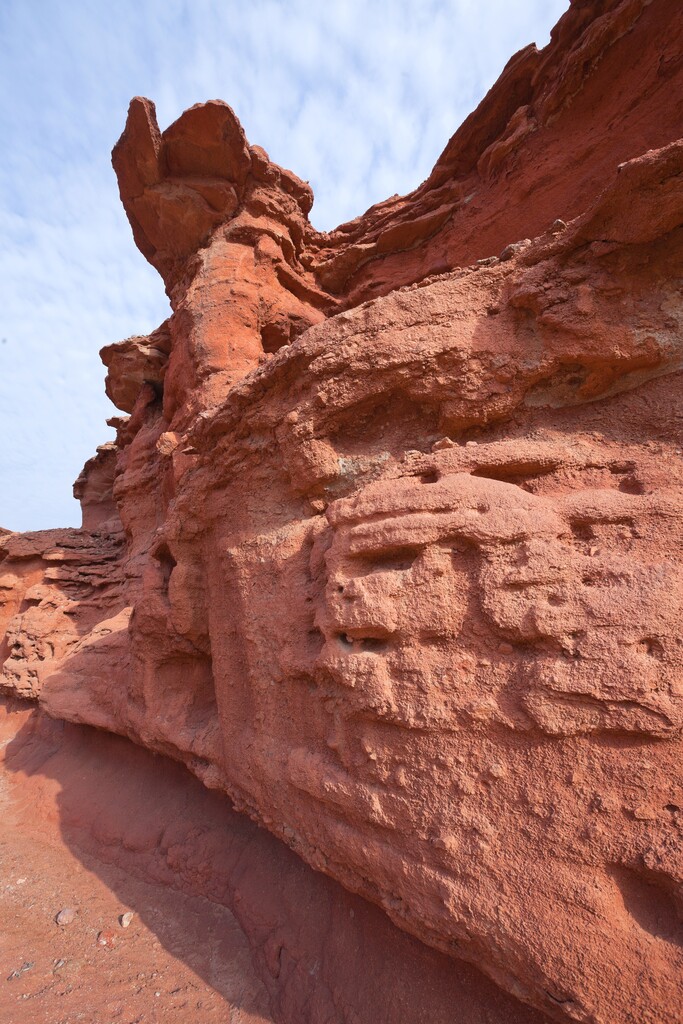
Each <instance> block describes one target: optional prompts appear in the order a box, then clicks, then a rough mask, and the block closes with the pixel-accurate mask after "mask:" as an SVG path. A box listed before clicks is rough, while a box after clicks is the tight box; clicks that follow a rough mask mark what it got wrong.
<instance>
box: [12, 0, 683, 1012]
mask: <svg viewBox="0 0 683 1024" xmlns="http://www.w3.org/2000/svg"><path fill="white" fill-rule="evenodd" d="M677 14H678V8H677V4H676V3H674V2H673V0H653V2H650V3H648V2H646V0H611V2H609V0H606V2H598V0H577V2H575V3H574V4H573V5H572V7H571V9H570V10H569V11H568V12H567V14H566V15H565V16H564V17H563V18H562V20H561V21H560V23H559V24H558V26H557V27H556V29H555V30H554V32H553V35H552V39H551V42H550V44H549V45H548V47H546V49H545V50H543V51H541V52H540V53H539V52H538V51H536V49H535V48H534V47H530V48H528V49H527V50H524V51H522V52H521V53H520V54H517V55H516V57H514V58H513V59H512V60H511V61H510V63H509V64H508V66H507V67H506V69H505V71H504V72H503V74H502V76H501V78H500V80H499V81H498V83H497V84H496V85H495V86H494V87H493V89H492V90H491V92H490V93H489V95H488V96H487V97H486V98H485V100H484V101H483V102H482V104H481V105H480V107H479V108H478V109H477V111H475V112H474V113H473V114H472V115H471V116H470V118H469V119H468V120H467V121H466V122H465V124H464V125H463V126H462V128H461V129H460V130H459V131H458V132H457V133H456V135H455V136H454V137H453V139H452V140H451V141H450V143H449V144H448V146H447V147H446V150H445V151H444V154H443V156H442V157H441V158H440V160H439V162H438V163H437V166H436V168H435V169H434V171H433V173H432V175H431V176H430V178H429V179H428V180H427V181H426V182H425V183H424V184H423V185H421V186H420V188H419V189H417V190H416V191H415V192H414V193H412V194H411V195H410V196H406V197H403V198H401V199H392V200H388V201H387V202H386V203H383V204H380V205H379V206H376V207H373V208H372V209H371V210H369V211H368V212H367V213H366V214H365V215H364V216H363V217H361V218H359V219H358V220H356V221H354V222H352V223H350V224H346V225H342V226H341V227H340V228H338V229H337V230H336V231H333V232H331V233H330V234H326V235H321V234H319V233H317V232H316V231H315V230H314V229H313V228H312V227H311V225H310V223H309V221H308V216H307V215H308V212H309V210H310V207H311V203H312V194H311V191H310V189H309V187H308V186H307V185H306V184H305V183H303V182H301V181H299V179H298V178H296V177H295V176H294V175H293V174H292V173H291V172H289V171H285V170H283V169H282V168H279V167H276V166H275V165H273V164H272V163H271V162H270V161H269V159H268V157H267V155H266V154H265V153H264V152H263V150H260V149H258V148H257V147H250V146H249V145H248V143H247V141H246V139H245V137H244V133H243V132H242V129H241V127H240V125H239V123H238V122H237V120H236V118H235V116H234V114H233V113H232V111H231V109H230V108H229V107H228V106H227V105H225V104H223V103H219V102H217V101H214V102H210V103H207V104H203V105H199V106H197V107H193V108H191V109H190V110H189V111H187V112H186V113H185V114H183V115H182V116H181V117H180V118H179V120H178V121H177V122H175V124H174V125H172V126H171V127H170V128H168V129H167V130H166V131H165V132H164V133H163V134H161V133H160V132H159V130H158V128H157V125H156V120H155V115H154V107H153V105H152V104H151V103H150V102H149V101H148V100H142V99H135V100H133V102H132V104H131V107H130V111H129V116H128V122H127V125H126V128H125V131H124V133H123V135H122V137H121V139H120V140H119V142H118V143H117V145H116V147H115V149H114V155H113V159H114V167H115V169H116V172H117V175H118V179H119V187H120V191H121V198H122V202H123V204H124V206H125V209H126V212H127V214H128V217H129V220H130V222H131V226H132V228H133V232H134V235H135V239H136V242H137V244H138V246H139V248H140V249H141V251H142V252H143V254H144V255H145V256H146V257H147V258H148V259H149V260H150V262H151V263H152V264H153V265H154V266H155V267H156V268H157V269H158V270H159V272H160V273H161V274H162V276H163V277H164V280H165V282H166V288H167V292H168V294H169V297H170V299H171V304H172V307H173V315H172V316H171V318H170V319H169V321H167V322H166V323H165V324H164V325H162V327H160V328H159V329H158V330H157V331H156V332H154V334H152V335H150V337H149V338H131V339H127V340H126V341H125V342H122V343H120V344H119V345H113V346H108V347H107V348H106V349H105V350H104V351H103V359H104V361H105V364H106V365H107V367H108V377H107V385H106V386H107V393H108V394H109V395H110V397H111V398H112V399H113V400H114V401H115V402H116V404H117V405H118V406H119V408H121V410H122V411H123V412H125V413H127V414H129V415H128V416H127V417H126V418H121V419H119V420H117V421H116V425H117V428H118V431H117V434H118V436H117V441H116V443H115V444H109V445H105V446H103V448H102V449H100V450H99V452H98V454H97V456H96V457H95V458H94V459H92V460H91V461H90V462H89V463H88V464H87V466H86V467H85V470H84V472H83V474H82V475H81V477H80V478H79V480H78V482H77V493H78V496H79V497H80V499H81V502H82V505H83V509H84V526H83V529H82V530H80V531H74V530H62V531H53V532H50V533H40V534H27V535H15V534H9V535H3V536H1V537H0V550H1V551H2V552H3V554H4V555H5V559H4V562H3V565H2V573H3V575H2V576H1V577H0V588H2V589H1V590H0V595H2V597H1V599H2V601H4V604H3V605H1V606H0V613H1V615H2V616H3V619H4V626H5V628H6V639H5V641H4V643H5V645H6V649H5V650H4V652H3V657H4V667H3V681H4V685H5V688H6V689H9V690H10V691H11V692H12V693H14V694H15V695H18V696H21V697H25V698H30V699H32V700H36V701H38V702H40V704H42V705H43V707H44V708H45V709H46V710H47V711H48V712H49V713H50V715H52V716H53V717H58V718H63V719H66V720H68V721H72V722H80V723H86V724H89V725H96V726H98V727H100V728H105V729H108V730H111V731H113V732H118V733H122V734H124V735H126V736H128V737H130V738H131V739H134V740H135V741H136V742H138V743H141V744H144V745H146V746H147V747H149V748H151V749H153V750H155V751H159V752H162V753H166V754H169V755H171V756H172V757H174V758H177V759H179V760H182V761H183V762H185V764H187V765H188V767H189V768H190V769H191V770H192V771H193V772H194V773H195V774H196V775H198V776H199V778H200V779H202V780H203V782H204V783H205V784H206V785H207V786H208V787H210V788H214V789H219V790H222V791H224V792H226V793H228V794H229V795H230V797H231V798H232V800H233V802H234V804H235V805H236V807H237V808H238V809H240V810H245V811H247V812H248V813H249V814H250V815H251V816H252V817H253V818H255V819H256V820H257V821H258V822H259V823H261V824H263V825H265V826H266V827H267V828H268V829H270V830H271V831H272V832H274V833H275V834H276V835H278V836H280V837H281V838H282V839H284V841H285V842H286V843H287V844H288V845H289V846H291V847H292V849H294V850H295V851H296V852H297V853H298V854H299V855H300V856H301V857H302V858H304V860H306V861H307V862H308V863H309V864H311V865H312V866H313V867H315V868H317V869H318V870H320V871H323V872H325V873H326V874H328V875H330V876H332V877H333V878H335V879H337V880H338V881H341V883H342V884H343V885H344V886H345V887H346V888H347V889H349V890H351V891H353V892H355V893H359V894H361V895H363V896H365V897H366V898H367V899H369V900H371V901H373V902H375V903H378V904H380V905H381V906H382V907H383V908H384V909H385V911H386V913H387V914H388V915H389V917H390V918H391V919H392V920H393V921H394V922H395V923H396V924H398V925H399V926H400V927H401V928H402V929H404V930H406V931H408V932H410V933H411V934H412V935H414V936H416V937H417V938H419V939H421V940H422V941H423V942H425V943H427V944H428V945H430V946H432V947H435V948H436V949H437V950H440V951H442V952H443V953H446V954H448V955H449V956H451V957H454V958H456V959H460V960H466V961H469V962H471V963H475V964H476V965H477V966H478V967H479V968H480V969H481V970H482V971H484V972H485V973H486V974H487V975H488V976H489V978H491V979H492V980H493V981H494V982H495V983H496V984H497V985H498V986H500V988H502V989H503V990H505V991H506V992H507V993H509V994H510V995H512V996H515V997H517V998H518V999H521V1000H523V1001H524V1002H526V1003H528V1004H529V1005H530V1006H533V1007H535V1008H536V1010H538V1011H541V1012H542V1013H544V1014H546V1015H547V1016H548V1017H549V1018H552V1019H555V1020H560V1021H585V1022H594V1024H617V1022H619V1024H621V1022H632V1024H642V1022H645V1021H651V1022H656V1024H676V1022H678V1021H679V1019H680V986H681V979H682V972H683V952H682V943H683V928H682V923H681V922H682V906H683V903H682V895H681V894H682V891H683V890H682V886H683V843H682V842H681V829H682V824H683V792H682V791H681V769H680V766H681V754H682V749H681V729H682V727H683V697H682V688H681V679H682V678H683V642H682V640H681V637H680V635H679V634H680V621H681V613H682V608H681V605H682V604H683V564H682V561H683V559H682V556H681V543H680V542H681V534H682V532H683V511H682V510H681V496H682V495H683V456H682V454H681V452H682V449H683V436H682V434H681V427H682V423H683V400H682V398H683V396H682V389H681V366H682V361H681V331H682V329H683V302H682V300H681V283H682V282H681V278H682V273H681V271H682V268H683V229H682V228H681V224H682V223H683V139H680V136H681V135H683V64H682V63H681V60H680V53H681V45H682V43H683V22H682V21H681V19H680V17H677ZM492 1012H493V1011H492ZM530 1012H531V1011H530ZM492 1019H495V1020H496V1021H498V1020H499V1019H500V1021H501V1022H502V1020H503V1019H504V1017H495V1016H494V1017H493V1018H492Z"/></svg>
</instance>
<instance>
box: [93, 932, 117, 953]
mask: <svg viewBox="0 0 683 1024" xmlns="http://www.w3.org/2000/svg"><path fill="white" fill-rule="evenodd" d="M97 945H98V946H102V947H103V949H113V948H114V946H115V945H116V936H115V935H114V933H113V931H112V930H111V928H104V929H103V930H102V931H101V932H98V933H97Z"/></svg>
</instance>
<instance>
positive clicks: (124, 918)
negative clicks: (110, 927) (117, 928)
mask: <svg viewBox="0 0 683 1024" xmlns="http://www.w3.org/2000/svg"><path fill="white" fill-rule="evenodd" d="M134 917H135V914H134V913H133V911H132V910H127V911H126V913H125V914H121V916H120V918H119V924H120V925H121V927H122V928H128V926H129V925H130V923H131V921H132V920H133V918H134Z"/></svg>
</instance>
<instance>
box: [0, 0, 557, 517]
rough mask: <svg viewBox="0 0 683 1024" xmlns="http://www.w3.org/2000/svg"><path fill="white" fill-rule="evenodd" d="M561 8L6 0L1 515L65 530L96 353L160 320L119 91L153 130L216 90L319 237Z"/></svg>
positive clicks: (74, 508)
mask: <svg viewBox="0 0 683 1024" xmlns="http://www.w3.org/2000/svg"><path fill="white" fill-rule="evenodd" d="M568 6H569V4H568V0H521V2H519V3H515V4H511V3H510V2H509V0H115V2H105V0H59V2H57V0H2V2H1V3H0V96H1V97H2V99H0V137H2V139H3V142H4V145H3V157H2V160H0V438H1V442H0V526H4V527H6V528H9V529H14V530H35V529H43V528H47V527H52V526H71V525H79V524H80V510H79V507H78V505H77V503H76V502H75V501H74V500H73V498H72V496H71V485H72V482H73V480H74V479H75V478H76V476H77V475H78V473H79V472H80V469H81V467H82V465H83V463H84V462H85V460H86V459H87V458H88V457H89V456H90V455H91V454H93V453H94V451H95V447H96V446H97V444H101V443H102V442H104V441H106V440H109V439H110V438H111V436H112V431H111V430H110V428H109V427H107V426H106V424H105V419H106V418H107V417H108V416H112V415H115V414H116V410H115V409H114V408H113V406H112V405H111V404H110V403H109V401H108V399H107V398H106V396H105V394H104V385H103V378H104V368H103V367H102V365H101V363H100V361H99V357H98V350H99V349H100V347H101V346H102V345H104V344H108V343H109V342H112V341H117V340H119V339H120V338H124V337H127V336H128V335H131V334H143V333H147V332H148V331H150V330H151V329H153V328H154V327H155V326H157V324H159V323H160V322H161V321H162V320H163V319H164V318H165V317H166V316H167V315H168V304H167V300H166V297H165V295H164V290H163V284H162V282H161V279H160V278H159V277H158V276H157V274H156V272H155V271H154V270H152V268H151V267H149V266H148V265H147V263H146V262H145V260H144V258H143V257H142V256H141V255H140V254H139V253H138V251H137V249H136V248H135V246H134V244H133V240H132V236H131V234H130V229H129V226H128V223H127V221H126V218H125V215H124V213H123V210H122V209H121V207H120V204H119V199H118V191H117V187H116V181H115V178H114V174H113V171H112V169H111V165H110V157H109V154H110V151H111V148H112V146H113V144H114V142H115V141H116V139H117V138H118V136H119V135H120V133H121V130H122V128H123V124H124V121H125V116H126V110H127V106H128V101H129V100H130V98H131V96H134V95H136V94H141V95H145V96H149V97H150V98H151V99H153V100H154V101H155V103H156V105H157V113H158V116H159V123H160V126H161V128H162V129H163V128H165V127H166V126H167V125H168V124H170V122H171V121H173V120H175V118H176V117H177V116H178V115H179V114H180V113H181V112H182V111H183V110H184V109H185V108H186V107H188V106H190V105H192V104H193V103H197V102H200V101H202V100H207V99H215V98H219V99H224V100H227V102H228V103H230V104H231V105H232V106H233V108H234V109H235V111H236V113H237V115H238V117H239V118H240V120H241V121H242V123H243V125H244V127H245V130H246V132H247V136H248V138H249V140H250V142H253V143H257V144H258V145H261V146H263V147H264V148H265V149H266V150H268V152H269V154H270V156H271V158H272V159H273V160H275V161H277V162H278V163H280V164H283V165H284V166H286V167H291V169H292V170H294V171H295V172H296V173H297V174H299V175H300V176H301V177H302V178H306V179H308V180H309V181H310V182H311V184H312V185H313V188H314V190H315V195H316V201H315V205H314V207H313V212H312V215H311V219H312V221H313V223H314V224H315V226H316V227H318V228H320V229H329V228H332V227H334V226H335V225H336V224H338V223H341V222H342V221H344V220H347V219H349V218H351V217H355V216H357V215H358V214H360V213H362V212H363V211H364V210H365V209H367V207H368V206H370V205H371V204H372V203H375V202H377V201H379V200H381V199H385V198H386V197H387V196H389V195H392V194H393V193H395V192H398V193H404V192H408V191H410V190H411V189H413V188H415V187H416V186H417V185H418V184H419V183H420V182H421V181H422V180H423V179H424V178H426V177H427V175H428V174H429V171H430V170H431V168H432V166H433V164H434V162H435V161H436V158H437V157H438V155H439V153H440V152H441V150H442V149H443V147H444V146H445V144H446V142H447V141H448V139H449V138H450V136H451V135H452V134H453V132H454V131H455V129H456V128H457V127H458V125H459V124H460V123H461V122H462V121H463V119H464V118H465V117H466V116H467V114H468V113H469V112H470V111H471V110H472V109H473V108H474V107H475V106H476V104H477V103H478V102H479V100H480V99H481V97H482V96H483V95H484V94H485V92H486V91H487V90H488V89H489V88H490V86H491V85H492V84H493V82H494V81H495V79H496V78H497V77H498V74H499V73H500V71H501V70H502V68H503V66H504V65H505V63H506V62H507V60H508V59H509V57H510V56H512V54H513V53H514V52H515V51H516V50H518V49H520V48H521V47H522V46H525V45H526V44H527V43H529V42H536V43H537V44H538V45H539V46H543V45H545V43H546V42H547V41H548V36H549V32H550V29H551V27H552V26H553V25H554V24H555V22H556V21H557V20H558V18H559V17H560V16H561V14H562V13H563V12H564V11H565V10H566V9H567V7H568Z"/></svg>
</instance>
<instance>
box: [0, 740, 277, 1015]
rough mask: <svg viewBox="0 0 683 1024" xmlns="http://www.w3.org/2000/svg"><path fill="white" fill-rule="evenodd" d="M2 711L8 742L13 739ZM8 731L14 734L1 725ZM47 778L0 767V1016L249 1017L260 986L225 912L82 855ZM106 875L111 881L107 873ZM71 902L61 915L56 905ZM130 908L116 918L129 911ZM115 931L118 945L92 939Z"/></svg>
mask: <svg viewBox="0 0 683 1024" xmlns="http://www.w3.org/2000/svg"><path fill="white" fill-rule="evenodd" d="M7 725H8V723H7V722H5V730H4V735H3V736H2V743H3V746H5V747H6V746H7V744H8V743H11V741H12V732H11V728H10V729H9V730H8V728H7ZM8 732H9V735H8ZM56 795H57V790H56V787H55V786H54V784H53V785H52V786H50V785H46V780H45V778H44V777H41V776H38V775H33V776H31V775H27V774H24V773H22V772H10V771H8V770H7V768H6V767H5V765H4V764H3V766H2V774H1V775H0V816H1V818H0V820H1V821H2V827H1V834H0V915H1V917H2V929H1V931H0V1021H2V1024H76V1022H79V1024H156V1022H162V1021H163V1022H164V1024H167V1022H168V1024H174V1022H179V1024H180V1022H183V1024H186V1022H190V1021H192V1022H196V1024H204V1022H206V1024H212V1022H214V1021H215V1022H218V1021H220V1022H223V1024H228V1022H229V1024H256V1022H266V1021H270V1020H271V1017H270V1014H269V1012H268V999H267V994H266V991H265V989H264V987H263V985H262V983H261V982H260V981H259V979H258V977H257V975H256V973H255V970H254V967H253V965H252V962H251V956H250V951H249V946H248V944H247V941H246V939H245V936H244V934H243V932H242V930H241V929H240V927H239V925H238V923H237V921H236V920H235V918H234V916H233V915H232V913H231V912H230V911H229V910H228V909H227V908H225V907H221V906H217V905H216V904H215V903H212V902H210V901H209V900H207V899H205V898H203V897H201V896H189V895H186V894H184V893H181V892H176V891H172V890H169V889H168V888H167V887H166V886H162V885H154V884H150V883H148V882H145V881H143V880H140V879H138V878H134V877H131V876H130V875H129V874H127V873H126V872H124V871H122V870H121V869H119V868H117V867H116V866H115V865H109V866H107V867H106V870H103V865H102V864H101V863H99V862H96V861H92V862H91V863H92V865H93V866H94V867H96V868H97V870H93V869H92V867H91V866H89V865H88V863H87V862H88V858H87V857H85V856H84V855H83V854H82V853H81V854H80V855H79V856H78V857H77V856H76V855H75V853H74V852H73V851H72V850H71V849H70V848H69V847H68V846H67V845H66V844H65V841H64V838H63V836H62V833H61V829H60V825H59V818H58V815H57V813H56V806H55V797H56ZM103 875H106V881H105V879H104V878H103V877H102V876H103ZM66 907H69V908H74V909H76V910H77V911H78V913H77V916H76V918H75V920H74V921H73V923H71V924H70V925H68V926H66V927H60V926H59V925H58V924H56V923H55V917H56V915H57V914H58V913H59V911H60V910H62V909H63V908H66ZM129 910H130V911H133V912H134V915H135V916H134V917H133V920H132V922H131V924H130V925H129V927H128V928H126V929H124V928H122V927H121V926H120V924H119V917H120V916H121V915H122V914H123V913H125V912H126V911H129ZM103 931H104V932H109V933H110V942H112V941H113V948H108V946H101V945H99V944H98V934H100V933H101V932H103Z"/></svg>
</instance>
